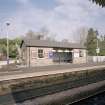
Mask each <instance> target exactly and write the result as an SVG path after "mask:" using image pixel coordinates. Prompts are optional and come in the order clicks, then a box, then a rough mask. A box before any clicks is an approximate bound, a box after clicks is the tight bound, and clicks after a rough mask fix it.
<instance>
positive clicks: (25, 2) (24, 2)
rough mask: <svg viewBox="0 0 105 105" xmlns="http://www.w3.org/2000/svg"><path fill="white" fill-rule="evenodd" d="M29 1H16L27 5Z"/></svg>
mask: <svg viewBox="0 0 105 105" xmlns="http://www.w3.org/2000/svg"><path fill="white" fill-rule="evenodd" d="M29 1H30V0H17V2H19V3H21V4H27V3H29Z"/></svg>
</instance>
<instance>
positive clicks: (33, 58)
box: [27, 47, 53, 66]
mask: <svg viewBox="0 0 105 105" xmlns="http://www.w3.org/2000/svg"><path fill="white" fill-rule="evenodd" d="M38 49H42V50H43V55H44V57H43V58H39V57H38ZM51 51H52V48H42V47H30V48H29V47H28V48H27V65H29V64H30V65H31V66H41V65H50V64H53V61H52V59H51V58H49V52H51ZM29 52H30V54H29ZM29 58H30V61H29Z"/></svg>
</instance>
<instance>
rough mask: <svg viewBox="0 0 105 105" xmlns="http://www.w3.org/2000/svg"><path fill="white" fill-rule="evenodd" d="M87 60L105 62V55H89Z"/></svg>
mask: <svg viewBox="0 0 105 105" xmlns="http://www.w3.org/2000/svg"><path fill="white" fill-rule="evenodd" d="M87 62H105V56H88V57H87Z"/></svg>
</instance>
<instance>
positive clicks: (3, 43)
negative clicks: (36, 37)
mask: <svg viewBox="0 0 105 105" xmlns="http://www.w3.org/2000/svg"><path fill="white" fill-rule="evenodd" d="M16 44H17V45H18V46H20V44H21V39H20V38H15V39H9V57H10V58H15V57H16V56H17V55H18V51H17V48H16ZM0 50H1V51H2V52H3V55H5V56H6V55H7V39H6V38H3V39H0Z"/></svg>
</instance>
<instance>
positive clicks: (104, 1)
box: [91, 0, 105, 7]
mask: <svg viewBox="0 0 105 105" xmlns="http://www.w3.org/2000/svg"><path fill="white" fill-rule="evenodd" d="M91 1H93V2H95V3H96V4H99V5H100V6H102V7H105V0H91Z"/></svg>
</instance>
